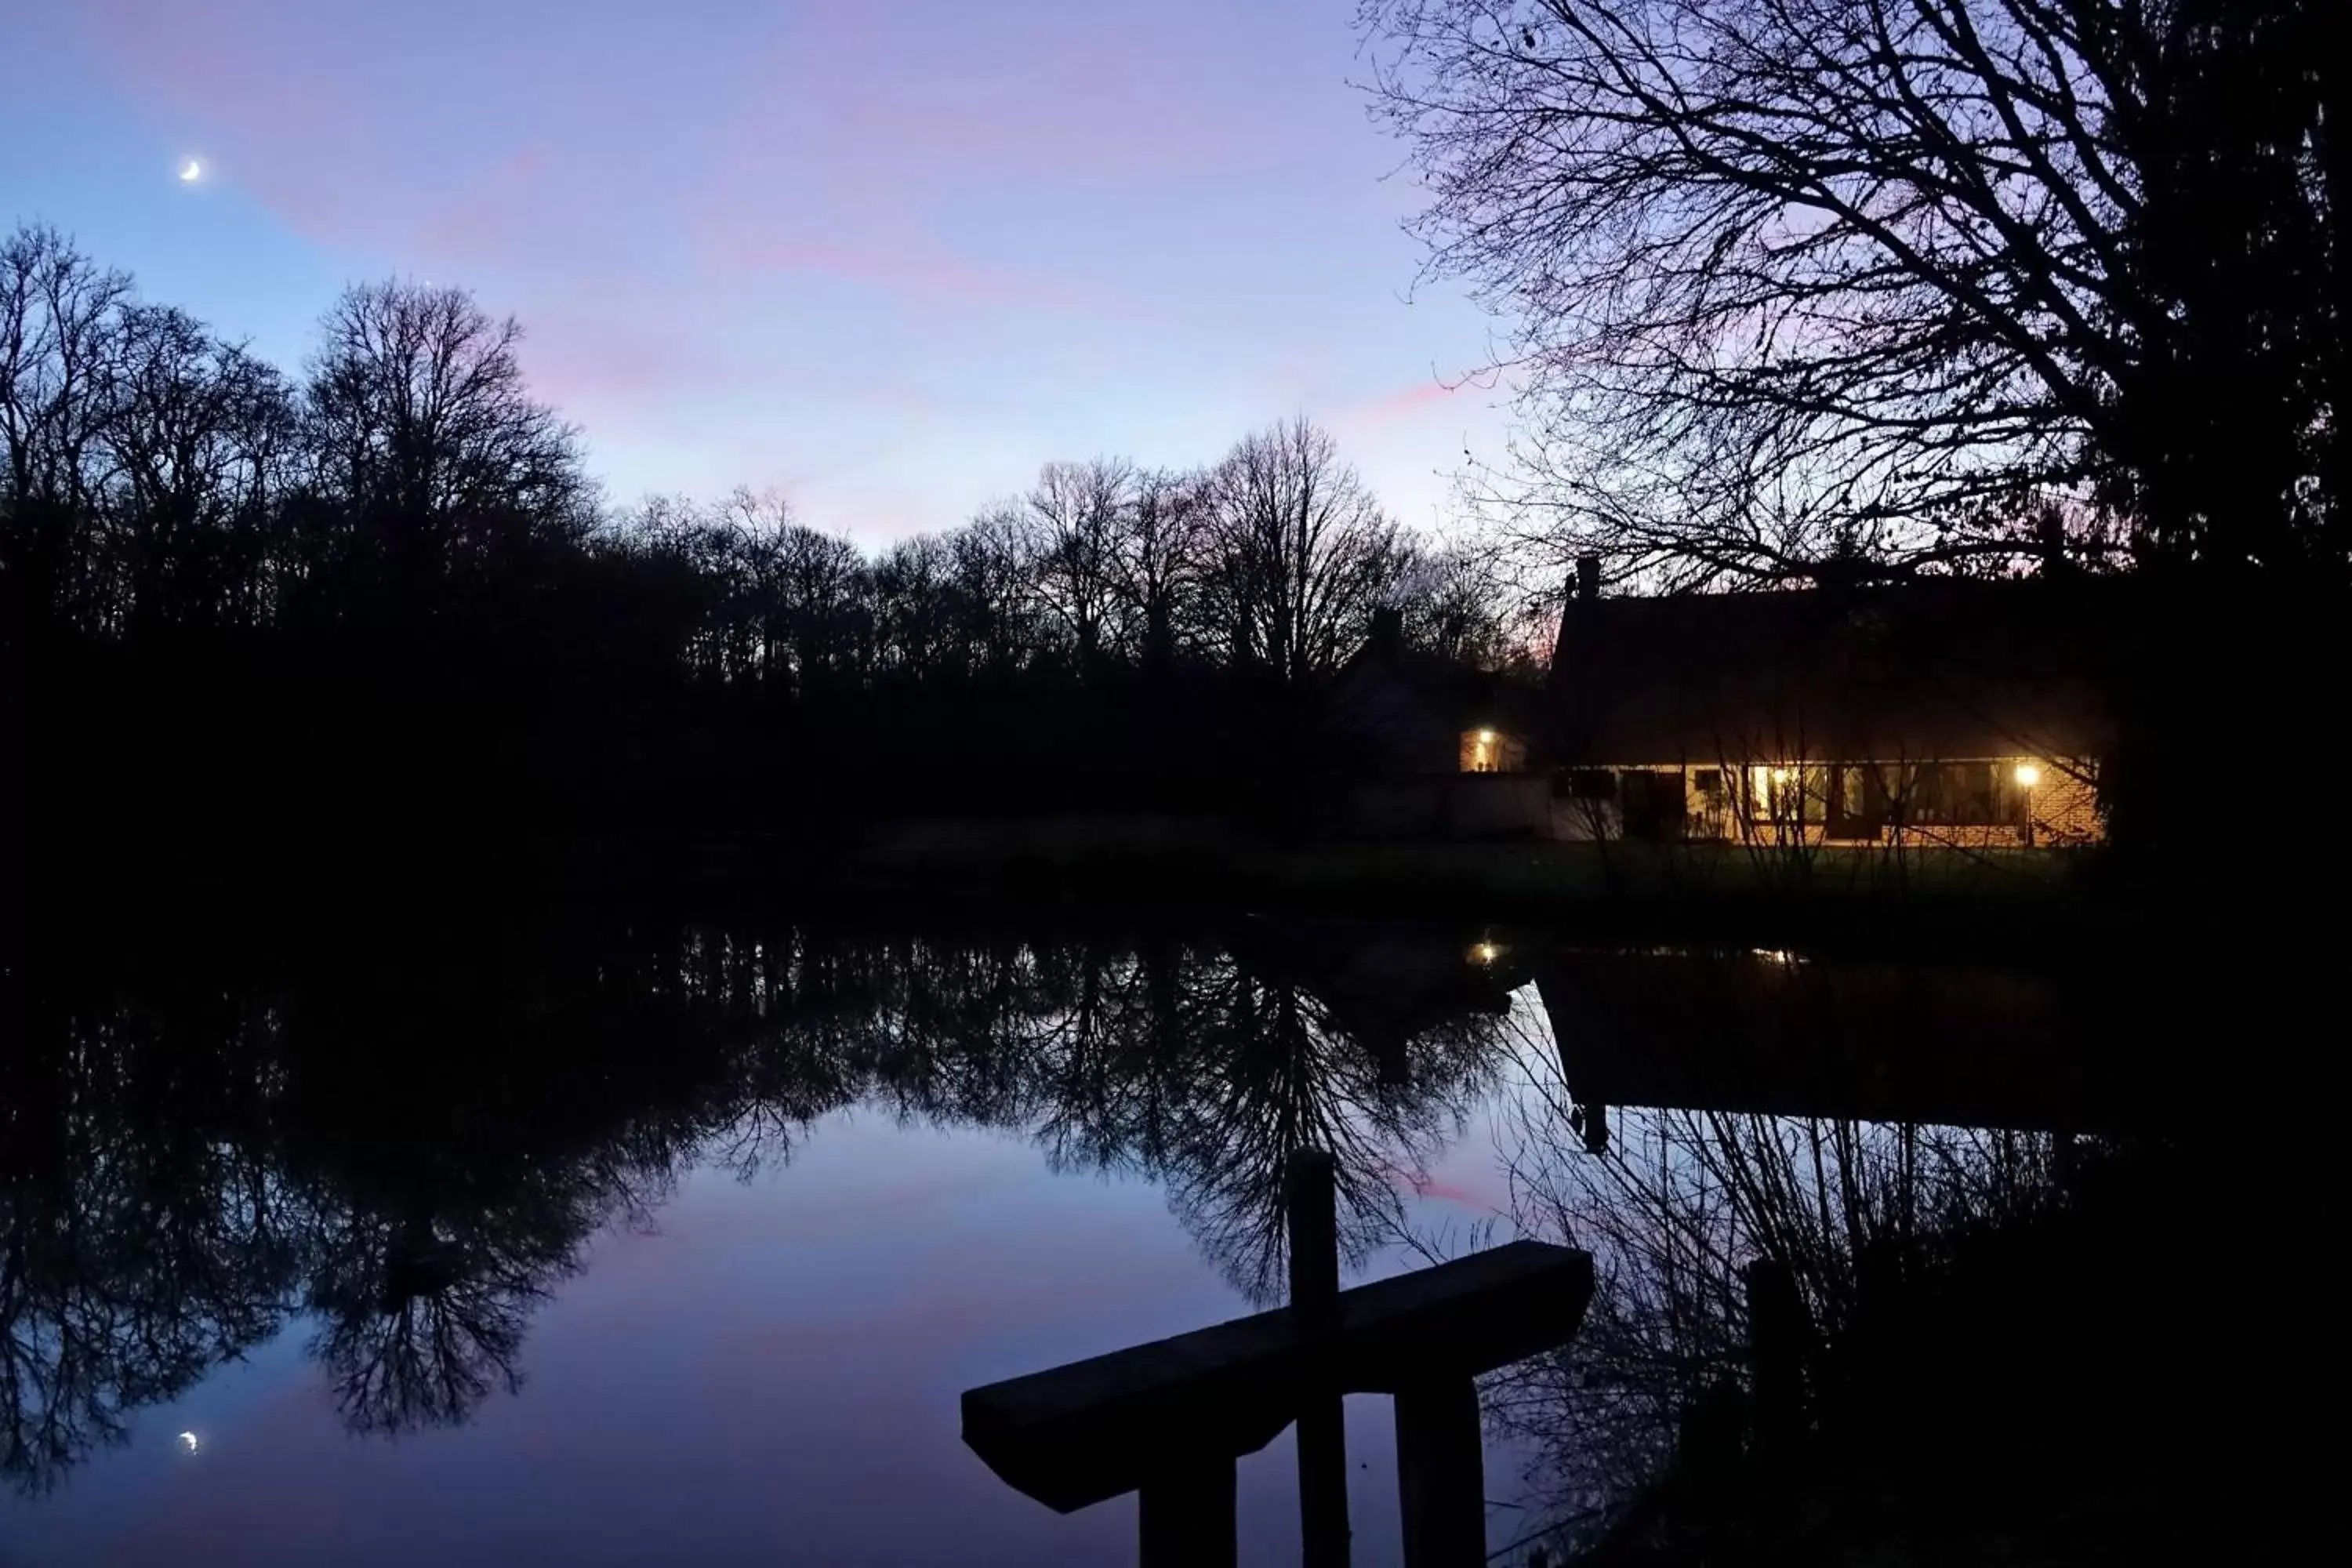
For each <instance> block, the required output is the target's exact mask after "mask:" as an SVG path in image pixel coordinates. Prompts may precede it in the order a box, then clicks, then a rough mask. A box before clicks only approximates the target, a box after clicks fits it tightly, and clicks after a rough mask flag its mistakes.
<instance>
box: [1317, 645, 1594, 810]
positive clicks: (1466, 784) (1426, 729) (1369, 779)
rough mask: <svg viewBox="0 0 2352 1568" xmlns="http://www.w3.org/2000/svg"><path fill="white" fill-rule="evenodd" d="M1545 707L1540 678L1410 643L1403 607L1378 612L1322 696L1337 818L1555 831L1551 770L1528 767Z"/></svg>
mask: <svg viewBox="0 0 2352 1568" xmlns="http://www.w3.org/2000/svg"><path fill="white" fill-rule="evenodd" d="M1542 708H1543V693H1542V691H1541V689H1540V688H1539V687H1538V686H1537V685H1535V684H1534V683H1532V682H1529V681H1527V680H1523V679H1517V678H1514V677H1512V676H1510V675H1508V674H1505V673H1495V672H1488V671H1484V670H1477V669H1473V668H1466V667H1465V666H1463V665H1461V664H1458V663H1455V662H1454V661H1452V660H1450V659H1445V658H1439V657H1437V656H1436V655H1434V654H1430V653H1426V652H1423V651H1422V650H1420V649H1417V648H1413V647H1409V646H1407V644H1406V643H1405V640H1404V636H1403V627H1402V621H1401V618H1400V617H1399V616H1398V614H1397V612H1396V611H1394V610H1392V609H1383V610H1381V611H1379V612H1377V614H1376V615H1375V616H1374V618H1373V623H1372V632H1371V635H1370V637H1367V638H1366V639H1365V641H1364V645H1363V647H1360V648H1359V649H1357V650H1356V653H1355V655H1354V656H1353V657H1352V658H1349V660H1348V662H1347V663H1346V664H1345V665H1343V666H1341V667H1340V669H1339V673H1338V675H1337V676H1335V677H1334V678H1333V679H1332V682H1331V685H1330V688H1329V689H1328V691H1327V692H1326V693H1325V695H1324V699H1323V724H1324V730H1325V732H1326V735H1327V738H1328V742H1329V743H1330V746H1331V751H1332V754H1333V756H1334V758H1335V760H1336V761H1337V762H1339V763H1340V764H1341V766H1342V767H1343V769H1344V771H1345V773H1346V774H1347V777H1348V781H1349V782H1348V783H1347V784H1344V785H1343V786H1342V788H1343V791H1344V793H1345V795H1346V801H1345V805H1344V809H1343V810H1342V812H1341V814H1340V821H1341V822H1342V823H1343V824H1344V825H1345V826H1347V827H1348V828H1349V830H1350V831H1353V832H1356V833H1360V834H1364V835H1368V836H1372V837H1446V838H1465V837H1544V836H1546V835H1548V834H1549V831H1550V823H1551V816H1552V809H1551V792H1550V784H1549V780H1548V778H1547V777H1546V776H1545V775H1544V774H1543V773H1540V772H1538V771H1535V770H1534V769H1532V768H1531V766H1530V763H1531V761H1532V760H1533V757H1532V752H1533V742H1534V739H1535V732H1536V731H1537V730H1538V728H1539V726H1540V723H1541V721H1542Z"/></svg>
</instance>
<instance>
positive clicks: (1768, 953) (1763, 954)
mask: <svg viewBox="0 0 2352 1568" xmlns="http://www.w3.org/2000/svg"><path fill="white" fill-rule="evenodd" d="M1748 952H1750V953H1752V954H1754V955H1755V956H1756V957H1758V958H1760V959H1762V960H1763V961H1764V962H1765V963H1778V964H1783V965H1786V964H1791V963H1796V962H1797V955H1796V954H1795V953H1793V952H1790V951H1789V950H1788V949H1787V948H1785V947H1751V948H1749V949H1748Z"/></svg>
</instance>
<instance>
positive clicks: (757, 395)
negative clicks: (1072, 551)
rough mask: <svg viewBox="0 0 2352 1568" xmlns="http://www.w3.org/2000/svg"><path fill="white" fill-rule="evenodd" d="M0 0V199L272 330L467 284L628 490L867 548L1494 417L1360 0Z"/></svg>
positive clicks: (1395, 462) (1444, 459)
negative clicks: (1438, 266) (1060, 493)
mask: <svg viewBox="0 0 2352 1568" xmlns="http://www.w3.org/2000/svg"><path fill="white" fill-rule="evenodd" d="M7 11H8V21H7V27H6V30H7V32H8V33H9V34H10V35H12V37H13V44H12V47H11V49H10V52H11V53H12V54H14V55H16V58H17V61H18V63H17V64H16V66H15V67H13V68H12V69H11V71H10V78H11V80H10V90H9V91H8V92H7V93H6V94H5V95H0V224H5V225H7V226H14V224H15V223H16V222H17V221H22V220H27V219H38V220H44V221H47V222H50V223H53V224H55V225H57V226H58V227H60V228H62V229H64V230H66V231H67V232H68V233H69V234H71V235H72V236H73V237H75V238H76V239H77V240H78V241H79V243H80V245H81V246H82V247H83V248H84V249H86V250H88V251H89V252H90V253H91V254H92V255H94V256H95V257H97V258H99V259H100V260H102V261H105V262H107V263H109V264H111V265H114V266H118V267H121V268H126V269H128V270H130V271H131V272H132V273H133V274H135V275H136V277H137V278H138V279H139V283H140V287H141V291H142V294H143V295H145V296H146V297H147V298H150V299H153V300H163V301H168V302H171V303H175V304H178V305H181V306H184V307H185V308H186V309H188V310H192V311H193V312H194V313H195V314H197V315H198V316H200V317H202V318H204V319H205V320H206V321H209V322H211V323H212V324H213V325H214V327H215V329H216V330H218V331H221V332H223V333H224V334H225V335H227V336H230V337H232V338H238V339H243V340H245V341H247V342H250V343H251V345H252V346H253V347H254V348H255V349H257V351H259V352H261V353H264V354H266V355H268V357H270V358H271V359H273V360H275V361H277V362H278V363H281V364H284V365H286V366H288V367H289V368H292V367H294V366H297V365H299V363H300V361H301V360H302V358H303V356H304V354H305V353H307V352H308V347H309V344H310V338H311V333H312V329H313V325H314V323H315V322H316V321H317V320H318V318H319V316H320V312H321V311H323V310H325V309H326V307H327V305H328V304H329V302H330V301H331V300H332V299H333V298H334V296H335V294H336V293H337V292H338V291H339V290H340V289H341V288H342V287H343V286H344V285H345V284H347V283H349V282H352V281H355V280H359V279H373V278H383V277H387V276H394V275H400V276H407V277H412V278H415V279H425V280H429V281H432V282H435V283H459V284H463V285H465V286H466V287H467V288H470V289H473V290H474V291H475V293H476V294H477V295H478V298H479V299H480V300H481V301H482V302H483V303H484V304H485V305H486V306H488V308H490V309H491V310H495V311H498V312H499V313H511V314H513V315H514V316H516V317H517V318H519V319H520V321H522V323H523V326H524V328H525V330H526V332H527V334H528V336H527V338H526V341H525V344H524V351H523V359H524V367H525V370H526V372H527V374H529V376H530V381H531V384H532V385H533V387H534V389H535V390H536V391H537V392H538V393H539V394H540V395H541V396H542V397H544V398H546V399H547V400H548V401H550V402H551V403H553V404H554V405H556V406H558V407H559V408H560V409H562V412H563V413H564V415H565V416H567V417H569V418H571V419H572V420H573V421H574V422H576V423H577V424H579V425H580V426H582V427H583V430H584V431H585V433H586V436H587V441H588V449H589V452H590V454H591V462H592V465H593V468H594V470H595V472H596V474H597V476H598V478H599V479H602V480H603V482H604V485H605V487H606V489H607V492H608V493H609V494H610V495H611V496H612V497H613V498H614V500H628V499H631V498H633V497H635V496H637V495H639V494H642V493H646V492H648V491H655V490H660V491H671V492H683V493H687V494H690V495H697V496H706V497H707V496H716V495H719V494H720V493H723V492H724V491H725V490H727V489H730V488H731V487H733V486H736V485H739V484H741V485H749V486H751V487H752V488H754V489H765V488H770V487H773V488H776V489H782V491H783V492H784V493H785V494H786V495H787V496H789V497H790V498H791V500H792V501H793V505H794V508H795V510H797V512H798V514H799V516H800V517H801V519H802V521H806V522H809V523H812V524H814V525H815V526H817V527H820V528H823V529H825V530H827V531H833V532H836V533H844V534H847V535H848V536H850V537H851V538H853V539H856V540H857V541H858V542H861V543H864V544H866V545H869V546H871V545H876V544H880V543H883V542H887V541H889V540H892V539H896V538H900V537H903V536H905V535H908V534H910V533H915V532H919V531H929V530H935V529H940V528H944V527H950V526H952V525H954V524H955V523H957V522H959V521H962V520H963V519H965V518H966V517H968V516H970V515H971V512H972V511H973V510H976V509H977V508H978V507H979V506H980V505H982V503H984V502H986V501H987V500H991V499H992V498H995V497H999V496H1003V495H1008V494H1013V493H1015V492H1017V491H1018V490H1020V489H1023V488H1024V487H1025V486H1026V485H1027V484H1028V483H1029V482H1030V481H1031V480H1032V479H1034V476H1035V473H1036V470H1037V468H1038V466H1039V464H1040V463H1042V462H1044V461H1046V460H1048V459H1054V458H1087V457H1091V456H1094V455H1097V454H1105V453H1115V454H1123V455H1126V456H1129V457H1132V458H1137V459H1139V460H1140V461H1142V462H1145V463H1148V464H1154V465H1158V464H1167V465H1190V464H1194V463H1200V462H1204V461H1208V460H1211V459H1213V458H1215V457H1217V456H1218V455H1220V454H1221V453H1222V452H1223V450H1224V449H1225V448H1226V447H1229V446H1230V445H1231V444H1232V442H1233V441H1234V438H1235V437H1238V436H1240V435H1242V434H1243V433H1244V432H1245V431H1247V430H1249V429H1251V428H1254V427H1255V426H1261V425H1263V424H1265V423H1266V422H1268V421H1270V420H1272V419H1276V418H1279V417H1283V416H1288V415H1291V414H1294V413H1304V414H1306V415H1307V416H1310V417H1312V418H1315V419H1317V420H1318V421H1320V422H1321V423H1323V424H1324V425H1326V426H1328V428H1330V429H1331V431H1332V432H1333V433H1334V435H1336V436H1337V437H1339V442H1340V445H1341V448H1342V451H1343V453H1344V454H1345V455H1346V456H1347V457H1348V458H1349V459H1350V460H1351V461H1353V462H1354V463H1355V464H1356V465H1357V467H1358V468H1360V470H1361V471H1362V472H1363V474H1364V476H1365V478H1366V479H1368V480H1370V483H1371V484H1372V486H1373V488H1374V489H1375V490H1376V491H1377V493H1378V494H1379V495H1380V496H1381V499H1382V500H1383V501H1384V502H1385V503H1386V504H1387V505H1388V507H1389V509H1390V510H1391V512H1392V513H1393V514H1394V515H1395V516H1397V517H1398V518H1399V519H1400V520H1401V521H1404V522H1406V523H1408V524H1410V525H1412V526H1415V527H1423V528H1427V527H1432V526H1434V525H1436V524H1438V523H1439V522H1440V521H1441V520H1442V519H1443V518H1444V516H1445V515H1446V514H1447V513H1448V512H1449V511H1450V510H1451V508H1450V506H1449V497H1450V495H1451V489H1452V487H1451V484H1450V481H1449V479H1448V476H1449V475H1450V474H1451V473H1452V472H1454V471H1455V470H1457V469H1458V468H1460V467H1461V466H1462V463H1463V454H1464V452H1465V448H1466V449H1468V450H1471V451H1474V452H1475V453H1476V454H1477V455H1479V456H1480V457H1495V456H1498V455H1499V452H1498V448H1499V447H1500V444H1501V433H1502V429H1503V420H1504V413H1503V408H1502V398H1501V395H1500V394H1499V393H1497V392H1496V391H1494V390H1492V389H1491V388H1490V387H1488V386H1487V385H1486V384H1483V383H1482V381H1481V380H1480V379H1479V378H1475V376H1473V375H1472V373H1474V372H1475V371H1477V370H1478V369H1479V368H1480V367H1481V366H1482V365H1483V364H1484V363H1486V360H1487V357H1488V355H1489V354H1490V353H1492V352H1493V342H1494V335H1495V323H1493V322H1492V321H1490V320H1489V319H1488V318H1487V317H1486V315H1485V314H1484V313H1483V312H1482V311H1481V310H1478V309H1477V308H1476V307H1475V305H1474V304H1472V303H1471V302H1470V301H1469V300H1467V299H1465V297H1464V296H1463V294H1462V293H1461V291H1460V290H1459V289H1457V288H1454V287H1453V286H1451V285H1418V286H1417V284H1416V279H1417V276H1418V273H1419V270H1420V264H1421V259H1422V252H1421V248H1420V247H1419V245H1418V243H1417V242H1416V241H1414V240H1413V239H1412V238H1411V237H1409V236H1407V235H1406V234H1404V233H1403V232H1402V230H1401V228H1400V226H1399V224H1400V220H1401V219H1402V218H1403V217H1404V216H1407V215H1408V214H1409V213H1411V212H1412V210H1413V209H1414V208H1415V206H1416V205H1418V197H1417V193H1416V191H1415V189H1414V187H1413V185H1412V181H1411V176H1410V175H1409V174H1406V173H1403V172H1401V171H1400V164H1401V163H1402V148H1401V146H1400V145H1399V144H1398V143H1396V142H1393V141H1392V140H1391V139H1390V138H1389V137H1388V136H1387V135H1386V134H1385V133H1384V132H1381V130H1380V129H1378V128H1377V127H1376V126H1374V125H1373V124H1372V123H1371V122H1370V121H1369V120H1368V119H1367V117H1366V115H1365V112H1364V98H1363V96H1362V94H1361V93H1360V91H1359V90H1358V89H1356V88H1355V87H1354V86H1352V85H1351V83H1352V82H1354V81H1358V80H1360V79H1362V77H1363V76H1364V74H1365V71H1366V67H1365V62H1364V61H1363V60H1362V59H1361V58H1360V57H1359V55H1358V53H1357V38H1356V35H1355V31H1354V26H1353V12H1354V5H1353V3H1352V0H1191V3H1173V0H1171V3H1166V4H1155V3H1144V0H1019V3H1000V4H992V3H988V0H891V3H887V4H886V3H883V0H869V3H856V0H842V3H834V0H764V3H754V0H663V3H659V4H656V3H651V0H400V3H399V4H391V3H378V4H360V3H356V0H293V3H287V4H272V3H268V0H205V3H203V4H191V3H189V0H168V3H153V0H80V3H78V4H69V3H67V0H7ZM28 66H29V67H31V68H27V67H28ZM191 158H194V159H196V160H199V161H200V163H201V164H202V166H203V169H204V177H203V178H202V179H200V180H198V181H196V182H194V184H189V183H186V182H183V181H182V180H180V179H179V178H178V172H179V170H180V169H181V167H182V166H183V165H184V163H185V162H186V161H187V160H188V159H191ZM1465 378H1466V379H1465Z"/></svg>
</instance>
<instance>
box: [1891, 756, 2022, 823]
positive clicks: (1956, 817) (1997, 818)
mask: <svg viewBox="0 0 2352 1568" xmlns="http://www.w3.org/2000/svg"><path fill="white" fill-rule="evenodd" d="M1906 772H1907V773H1908V774H1909V777H1908V778H1907V779H1906V781H1905V788H1904V790H1903V799H1902V801H1901V803H1900V806H1901V812H1902V819H1903V820H1904V821H1905V822H1906V823H1909V824H1912V825H1914V826H1920V827H1977V826H1989V825H1990V824H1994V823H2000V822H2007V821H2009V820H2011V818H2010V817H2009V816H2004V815H2003V814H2002V810H2001V806H2002V799H2001V792H2000V784H1999V780H1998V779H1997V778H1996V777H1995V773H1996V770H1995V767H1994V764H1992V763H1920V764H1919V765H1918V766H1916V767H1914V768H1910V769H1907V770H1906Z"/></svg>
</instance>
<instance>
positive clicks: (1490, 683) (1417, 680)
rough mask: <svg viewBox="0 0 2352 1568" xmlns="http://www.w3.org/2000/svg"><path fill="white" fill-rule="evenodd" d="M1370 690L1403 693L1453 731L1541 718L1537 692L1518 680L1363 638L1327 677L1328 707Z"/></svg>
mask: <svg viewBox="0 0 2352 1568" xmlns="http://www.w3.org/2000/svg"><path fill="white" fill-rule="evenodd" d="M1370 686H1383V687H1388V688H1391V689H1394V690H1396V691H1398V692H1400V693H1405V694H1409V695H1410V697H1411V700H1413V701H1414V702H1415V703H1417V704H1418V705H1419V706H1421V707H1422V708H1423V709H1424V710H1427V711H1428V712H1430V713H1432V714H1433V715H1435V716H1437V717H1439V718H1441V719H1443V720H1444V722H1446V723H1447V724H1449V725H1452V726H1454V727H1455V728H1464V727H1467V726H1469V725H1473V724H1491V725H1493V726H1495V727H1496V728H1497V729H1500V730H1506V731H1514V732H1518V731H1525V730H1527V729H1528V728H1530V727H1532V726H1533V725H1535V724H1536V723H1537V722H1538V720H1539V718H1540V715H1541V709H1542V703H1541V700H1540V696H1539V691H1538V689H1537V688H1536V687H1535V686H1534V685H1533V684H1532V683H1531V682H1530V681H1528V679H1526V678H1525V677H1523V676H1513V675H1510V674H1508V673H1506V672H1503V671H1497V670H1485V669H1479V668H1475V667H1473V666H1470V665H1466V664H1461V663H1458V662H1456V661H1455V660H1453V659H1450V658H1443V657H1441V656H1439V655H1437V654H1433V653H1429V652H1427V651H1425V650H1423V649H1421V648H1416V647H1408V646H1406V645H1404V644H1403V643H1402V642H1398V641H1393V640H1391V639H1387V638H1383V637H1377V636H1376V637H1370V638H1369V639H1367V640H1366V641H1365V643H1364V644H1363V646H1362V647H1359V648H1358V649H1357V650H1356V651H1355V653H1354V654H1353V655H1351V656H1350V657H1349V659H1348V662H1347V663H1345V664H1343V665H1341V666H1340V667H1339V673H1338V674H1337V675H1336V676H1334V677H1333V678H1332V690H1331V697H1330V701H1331V704H1332V706H1334V707H1335V708H1338V709H1344V708H1345V707H1346V706H1347V705H1348V703H1349V700H1350V699H1351V698H1352V697H1354V696H1356V694H1357V693H1359V692H1360V691H1361V690H1362V689H1364V688H1366V687H1370Z"/></svg>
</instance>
